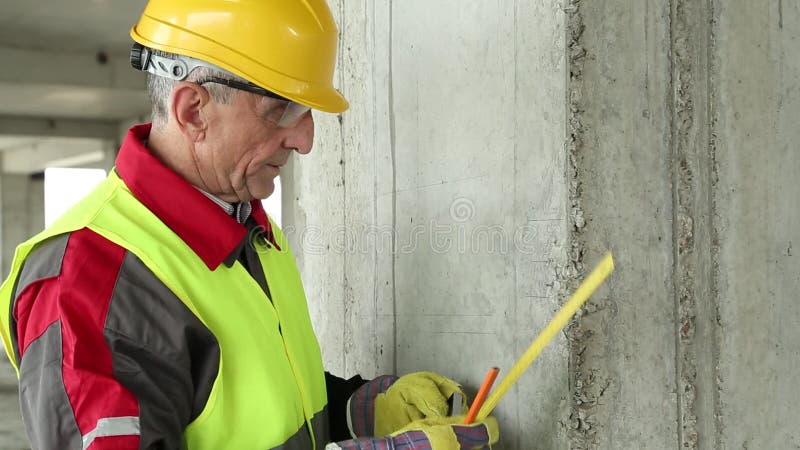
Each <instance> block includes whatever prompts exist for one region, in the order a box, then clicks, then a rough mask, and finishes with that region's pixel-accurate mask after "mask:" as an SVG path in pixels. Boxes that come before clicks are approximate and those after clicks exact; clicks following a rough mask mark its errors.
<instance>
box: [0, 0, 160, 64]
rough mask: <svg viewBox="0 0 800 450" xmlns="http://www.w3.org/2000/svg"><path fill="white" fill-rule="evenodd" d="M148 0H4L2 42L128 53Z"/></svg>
mask: <svg viewBox="0 0 800 450" xmlns="http://www.w3.org/2000/svg"><path fill="white" fill-rule="evenodd" d="M146 3H147V2H146V1H145V0H49V1H48V0H45V1H41V0H39V1H30V0H29V1H20V0H0V11H1V12H0V44H1V45H6V46H11V47H17V48H25V49H40V50H47V51H52V50H68V51H82V52H96V51H122V52H127V51H128V49H129V48H130V44H131V40H130V37H129V36H128V32H129V30H130V28H131V26H132V25H133V24H134V23H135V22H136V20H137V19H138V18H139V15H140V14H141V13H142V10H143V9H144V6H145V4H146Z"/></svg>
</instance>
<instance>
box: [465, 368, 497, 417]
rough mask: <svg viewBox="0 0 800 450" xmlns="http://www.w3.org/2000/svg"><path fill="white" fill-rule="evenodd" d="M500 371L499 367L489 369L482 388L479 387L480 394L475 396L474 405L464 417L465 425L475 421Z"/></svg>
mask: <svg viewBox="0 0 800 450" xmlns="http://www.w3.org/2000/svg"><path fill="white" fill-rule="evenodd" d="M498 372H500V369H498V368H497V367H492V368H491V369H489V373H487V374H486V378H484V379H483V383H482V384H481V388H480V389H478V395H476V396H475V400H473V401H472V406H470V407H469V412H468V413H467V418H466V419H464V425H469V424H471V423H472V422H474V421H475V416H477V415H478V411H480V409H481V406H482V405H483V402H484V400H486V396H487V395H488V394H489V390H490V389H491V388H492V385H493V384H494V380H495V378H497V373H498Z"/></svg>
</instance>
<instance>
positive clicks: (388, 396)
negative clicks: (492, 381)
mask: <svg viewBox="0 0 800 450" xmlns="http://www.w3.org/2000/svg"><path fill="white" fill-rule="evenodd" d="M456 392H458V393H460V394H461V396H460V398H461V399H462V405H461V406H462V410H464V411H465V410H466V407H467V405H466V396H465V395H464V391H463V390H462V389H461V386H460V385H459V384H458V383H456V382H455V381H453V380H451V379H449V378H446V377H443V376H441V375H438V374H435V373H433V372H416V373H411V374H408V375H404V376H402V377H400V378H399V379H398V380H397V381H395V382H394V384H392V385H391V386H390V387H389V389H388V390H387V391H386V392H383V393H380V394H378V395H377V396H376V397H375V430H374V431H375V436H385V435H388V434H389V433H392V432H395V431H397V430H399V429H401V428H403V427H405V426H406V425H408V424H409V423H410V422H413V421H415V420H420V419H436V418H444V417H446V416H447V414H448V407H449V405H448V403H447V401H448V399H449V398H450V397H451V396H452V395H453V394H454V393H456ZM462 422H463V420H462ZM495 424H496V422H495Z"/></svg>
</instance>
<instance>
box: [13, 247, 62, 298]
mask: <svg viewBox="0 0 800 450" xmlns="http://www.w3.org/2000/svg"><path fill="white" fill-rule="evenodd" d="M68 242H69V234H60V235H58V236H54V237H51V238H50V239H48V240H46V241H43V242H40V243H39V244H38V245H37V246H36V247H34V249H33V251H32V252H31V254H30V255H29V256H28V258H27V259H26V260H25V265H24V266H23V267H22V271H21V272H20V275H19V280H18V281H17V286H16V289H15V290H14V298H17V296H19V293H20V292H22V291H23V290H25V288H26V287H28V286H30V285H31V284H32V283H35V282H36V281H38V280H43V279H45V278H51V277H55V276H57V275H58V274H60V273H61V263H62V262H64V253H65V252H66V251H67V243H68Z"/></svg>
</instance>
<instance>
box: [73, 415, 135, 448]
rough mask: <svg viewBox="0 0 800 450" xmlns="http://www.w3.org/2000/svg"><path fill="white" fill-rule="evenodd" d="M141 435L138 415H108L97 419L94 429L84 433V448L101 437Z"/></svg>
mask: <svg viewBox="0 0 800 450" xmlns="http://www.w3.org/2000/svg"><path fill="white" fill-rule="evenodd" d="M130 435H137V436H138V435H139V418H138V417H107V418H105V419H100V420H98V421H97V427H95V429H94V430H92V431H90V432H88V433H86V434H85V435H83V450H86V449H87V448H89V446H90V445H92V442H94V440H95V439H96V438H99V437H107V436H130Z"/></svg>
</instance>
